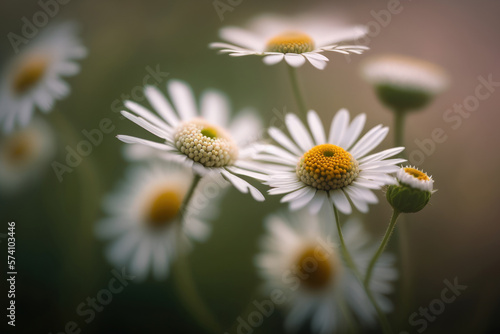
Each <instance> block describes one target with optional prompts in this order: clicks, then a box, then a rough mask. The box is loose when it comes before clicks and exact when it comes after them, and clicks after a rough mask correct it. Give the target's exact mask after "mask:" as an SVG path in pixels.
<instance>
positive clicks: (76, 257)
mask: <svg viewBox="0 0 500 334" xmlns="http://www.w3.org/2000/svg"><path fill="white" fill-rule="evenodd" d="M50 118H51V119H52V121H53V124H54V125H55V127H56V128H57V130H58V133H59V135H60V137H61V138H60V139H61V141H62V142H63V145H62V146H64V147H67V146H70V147H74V148H75V147H76V146H77V144H78V143H79V140H80V138H79V133H78V132H77V130H76V129H75V127H74V126H73V125H72V124H71V122H70V121H69V120H68V119H67V118H66V115H65V114H64V113H62V112H61V111H60V110H58V109H55V110H53V112H52V113H51V114H50ZM74 170H76V174H77V177H78V182H79V188H78V190H77V192H78V193H79V195H80V200H79V202H78V203H79V206H78V209H79V212H78V218H79V222H78V223H77V224H76V225H75V226H74V228H72V229H70V232H68V231H67V232H66V233H72V234H71V235H70V237H69V238H68V235H66V236H65V239H67V240H69V242H70V243H71V247H69V249H71V250H72V251H70V252H67V254H65V257H66V261H68V264H66V268H73V267H74V266H73V264H74V263H75V262H77V263H79V265H78V270H77V271H75V270H70V272H69V275H76V276H78V277H79V275H80V274H81V273H82V272H89V271H91V270H92V265H93V262H92V261H93V260H94V257H93V256H91V255H92V249H94V247H92V242H93V241H94V234H93V228H92V226H93V223H94V220H95V214H96V210H97V207H98V202H97V201H98V199H99V195H100V189H99V184H100V182H99V179H98V177H99V174H98V173H97V172H96V170H95V167H94V164H93V163H92V157H90V156H88V157H86V160H85V161H82V162H81V163H80V165H78V166H76V167H74ZM61 176H62V175H61ZM65 177H66V178H68V177H70V176H69V175H67V174H66V175H65ZM63 181H66V182H68V181H67V180H66V179H62V180H61V181H60V182H63ZM59 187H60V188H61V189H62V191H67V188H66V189H65V188H63V186H62V185H61V184H60V185H59ZM66 200H67V198H66ZM59 205H63V206H65V205H67V204H66V203H59ZM89 249H90V250H89ZM68 295H71V294H68Z"/></svg>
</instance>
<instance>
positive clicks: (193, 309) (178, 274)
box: [173, 175, 221, 333]
mask: <svg viewBox="0 0 500 334" xmlns="http://www.w3.org/2000/svg"><path fill="white" fill-rule="evenodd" d="M201 178H202V177H201V176H199V175H195V176H194V179H193V182H192V183H191V186H190V187H189V190H188V192H187V194H186V197H184V200H183V202H182V205H181V209H180V213H181V215H182V216H183V215H184V214H185V213H186V209H187V207H188V205H189V203H190V201H191V199H192V197H193V194H194V191H195V189H196V187H197V186H198V184H199V182H200V180H201ZM179 221H180V224H181V225H180V226H177V228H176V231H177V238H176V239H177V245H178V248H177V249H178V259H177V260H176V263H175V268H174V270H173V275H174V278H175V281H176V285H177V287H178V289H177V291H178V292H179V294H180V297H181V299H182V301H183V303H184V305H185V307H186V309H187V310H188V311H189V312H190V313H191V314H192V315H193V317H194V318H195V319H197V320H198V322H199V323H200V324H201V325H202V326H203V327H204V328H205V329H207V330H208V331H209V332H212V333H220V332H221V330H220V326H219V324H218V323H217V321H216V320H215V317H214V316H213V314H212V313H211V312H210V309H209V308H208V307H207V306H206V305H205V303H204V301H203V299H202V298H201V296H200V294H199V292H198V289H197V287H196V283H195V280H194V278H193V274H192V270H191V268H190V266H189V261H188V258H187V252H186V249H184V244H185V243H183V239H184V234H183V233H182V223H183V219H180V220H179Z"/></svg>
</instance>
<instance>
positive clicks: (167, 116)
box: [144, 86, 179, 127]
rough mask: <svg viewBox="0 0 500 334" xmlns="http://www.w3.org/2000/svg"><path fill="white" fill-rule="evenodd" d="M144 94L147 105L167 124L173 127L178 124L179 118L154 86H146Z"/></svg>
mask: <svg viewBox="0 0 500 334" xmlns="http://www.w3.org/2000/svg"><path fill="white" fill-rule="evenodd" d="M144 93H145V95H146V97H147V99H148V101H149V103H150V104H151V105H152V106H153V108H155V110H156V111H157V112H158V114H159V115H160V116H161V117H163V119H164V120H165V121H167V123H168V124H170V125H171V126H172V127H175V126H176V125H177V124H179V118H178V117H177V115H176V114H175V112H174V109H173V108H172V106H171V105H170V102H168V101H167V99H166V98H165V96H164V95H163V94H162V93H161V92H160V90H159V89H158V88H156V87H155V86H147V87H146V89H145V90H144Z"/></svg>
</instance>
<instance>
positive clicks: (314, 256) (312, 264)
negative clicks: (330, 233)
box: [296, 247, 336, 290]
mask: <svg viewBox="0 0 500 334" xmlns="http://www.w3.org/2000/svg"><path fill="white" fill-rule="evenodd" d="M296 264H297V267H298V270H299V272H298V273H297V277H298V278H299V279H300V281H301V283H302V284H303V286H304V287H305V288H307V289H309V290H320V289H322V288H324V287H325V286H327V285H328V284H329V283H330V282H331V281H332V280H333V279H334V276H335V274H336V268H335V267H334V266H332V261H330V259H329V256H328V254H327V253H325V252H324V251H322V250H321V249H320V248H318V247H316V248H314V247H309V248H307V249H306V250H305V251H303V252H302V254H300V256H299V257H298V259H297V263H296Z"/></svg>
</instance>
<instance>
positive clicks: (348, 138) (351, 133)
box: [339, 114, 366, 150]
mask: <svg viewBox="0 0 500 334" xmlns="http://www.w3.org/2000/svg"><path fill="white" fill-rule="evenodd" d="M365 122H366V114H359V115H358V116H356V117H354V119H353V120H352V122H351V125H349V127H348V128H347V131H346V133H345V135H344V136H343V137H342V140H341V141H340V143H339V146H340V147H342V148H344V149H346V150H349V148H350V147H351V146H352V144H354V143H355V142H356V140H357V139H358V137H359V135H360V134H361V131H363V128H364V126H365Z"/></svg>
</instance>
